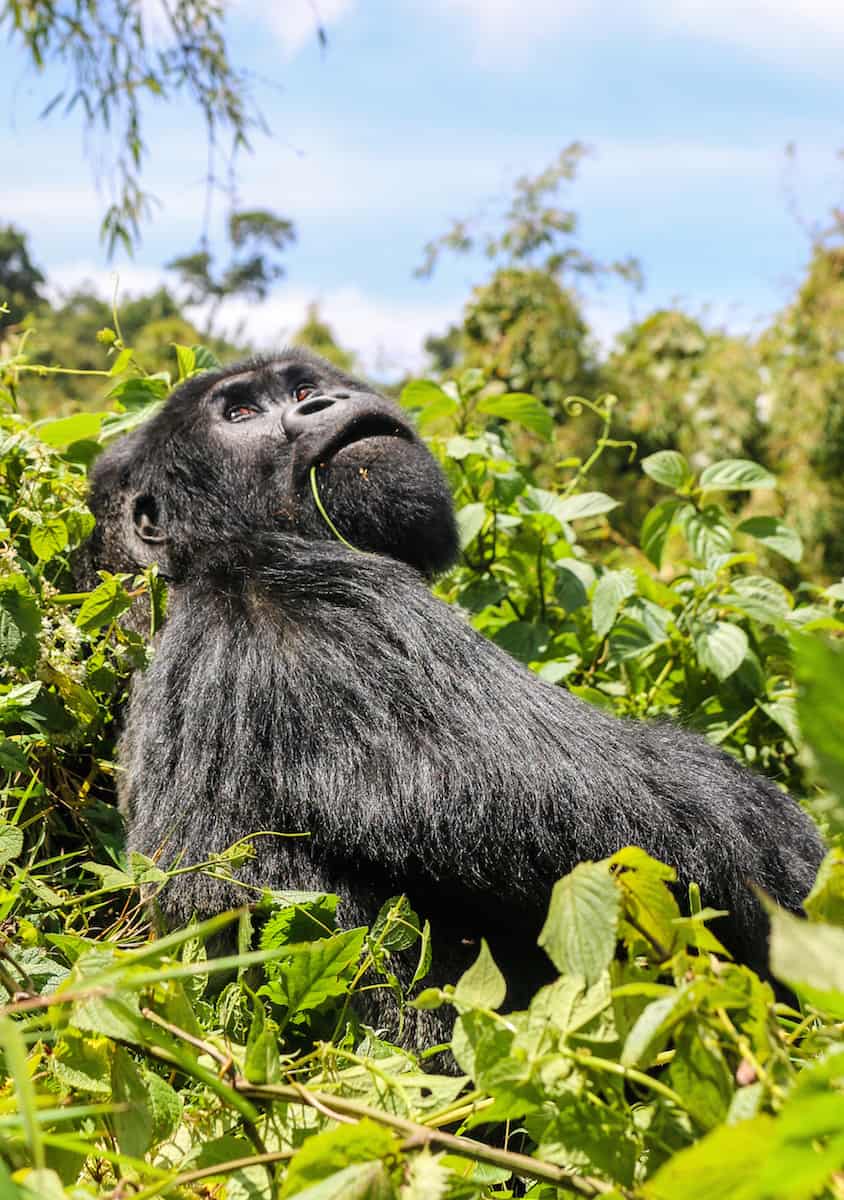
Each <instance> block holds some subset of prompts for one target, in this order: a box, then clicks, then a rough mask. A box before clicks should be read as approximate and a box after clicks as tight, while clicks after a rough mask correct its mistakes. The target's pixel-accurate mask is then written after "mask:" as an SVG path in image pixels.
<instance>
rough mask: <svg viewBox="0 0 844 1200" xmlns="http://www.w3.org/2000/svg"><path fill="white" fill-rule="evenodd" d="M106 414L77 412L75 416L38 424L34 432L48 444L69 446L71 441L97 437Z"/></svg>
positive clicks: (34, 427)
mask: <svg viewBox="0 0 844 1200" xmlns="http://www.w3.org/2000/svg"><path fill="white" fill-rule="evenodd" d="M105 416H106V414H105V413H87V412H86V413H76V415H75V416H73V417H60V418H59V419H58V420H55V421H45V422H44V423H43V424H36V425H34V426H33V432H34V433H36V434H37V435H38V438H39V440H40V441H42V442H45V443H46V445H48V446H69V445H70V444H71V442H81V441H84V440H86V439H87V438H95V437H96V436H97V434H98V433H99V432H100V426H101V425H102V423H103V420H104V418H105Z"/></svg>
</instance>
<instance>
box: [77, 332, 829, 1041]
mask: <svg viewBox="0 0 844 1200" xmlns="http://www.w3.org/2000/svg"><path fill="white" fill-rule="evenodd" d="M311 467H316V468H317V470H318V474H319V477H320V480H321V486H320V492H321V494H322V495H323V496H324V497H325V505H326V508H327V510H328V512H329V513H330V514H331V517H332V520H333V521H334V522H335V524H336V526H337V527H338V529H339V530H340V532H341V533H342V534H343V535H344V536H345V537H347V538H348V539H349V540H350V541H352V542H353V543H354V544H355V545H357V546H360V547H362V548H363V549H366V550H368V551H369V553H365V554H361V553H357V552H355V551H354V550H351V549H347V548H346V547H344V546H342V545H340V544H339V543H338V542H337V541H336V540H334V539H333V535H332V534H331V533H330V532H329V531H328V530H327V527H326V525H325V522H324V521H323V519H322V517H321V516H320V515H319V513H317V512H316V510H315V506H314V501H313V497H312V496H311V494H310V491H309V486H308V474H309V471H310V469H311ZM92 503H93V507H94V509H95V512H96V515H97V517H98V519H99V521H100V527H99V533H98V538H99V542H98V543H97V544H95V549H96V551H97V553H99V555H100V557H101V558H102V559H108V560H109V561H110V564H111V565H114V566H118V565H122V566H123V567H124V568H125V567H127V566H131V565H143V564H144V563H146V562H149V561H152V560H157V561H159V562H160V563H161V565H162V569H163V570H164V571H165V573H166V574H167V575H168V576H169V577H170V579H171V581H172V585H171V601H170V612H169V615H168V619H167V623H166V625H165V627H164V629H163V631H162V633H161V635H160V637H159V642H158V645H157V648H156V652H155V655H154V658H153V662H152V665H151V666H150V667H149V669H148V670H147V671H146V673H145V674H144V675H143V676H141V677H138V678H136V679H135V681H134V684H133V689H132V697H131V701H130V706H129V710H128V714H127V719H126V727H125V733H124V737H123V740H122V746H121V762H122V766H123V773H122V779H123V782H122V785H121V790H122V803H123V805H124V809H125V812H126V814H127V817H128V823H129V840H130V846H131V847H132V848H135V849H138V850H141V851H143V852H144V853H146V854H157V853H158V852H162V861H164V862H170V861H173V860H175V859H177V858H179V859H181V860H182V862H187V863H190V862H197V861H202V860H204V859H206V858H207V857H208V855H209V854H210V853H214V852H220V851H222V850H224V849H225V848H226V847H227V846H229V845H231V844H232V843H233V842H234V841H236V840H237V839H239V838H241V837H244V836H246V835H248V834H251V833H254V832H256V831H259V830H270V831H275V832H279V833H300V834H306V835H307V836H305V837H297V838H283V837H269V838H259V839H257V840H256V843H255V848H256V857H255V858H254V859H252V860H250V861H249V862H248V863H247V865H246V867H245V868H244V869H243V871H242V872H241V877H242V878H243V881H244V882H245V883H247V884H250V883H251V884H255V885H257V886H259V887H266V886H270V887H277V888H284V889H306V890H318V891H335V892H338V893H339V894H340V896H341V897H342V908H341V916H342V918H343V921H344V923H346V924H363V923H368V922H371V920H372V919H373V917H374V916H375V914H376V912H377V911H378V908H379V907H380V905H381V904H382V903H383V902H384V900H386V899H387V898H388V897H389V896H392V895H395V894H396V893H397V892H406V893H407V894H408V896H409V898H410V900H411V903H412V904H413V906H414V908H416V910H417V911H418V912H419V913H420V915H422V916H424V917H428V918H429V919H430V920H431V924H432V932H433V941H434V972H435V982H447V981H453V980H454V978H455V977H456V976H457V974H458V973H459V972H460V971H461V970H462V969H463V968H464V967H465V966H467V965H468V963H469V961H471V960H472V959H473V958H474V957H475V955H476V953H477V944H478V940H479V938H480V937H482V936H483V937H486V938H487V940H488V941H489V943H490V945H491V948H492V951H493V954H494V955H495V957H496V959H497V961H498V962H499V964H500V965H501V967H502V969H503V971H504V974H505V976H506V978H507V980H508V985H509V987H510V995H509V1001H510V1003H511V1004H514V1005H518V1004H522V1003H524V1002H525V1001H526V999H527V998H528V996H529V995H530V994H531V993H532V991H533V990H535V988H536V987H537V986H539V985H540V984H541V983H543V982H545V981H546V979H547V977H548V965H547V964H546V963H545V962H544V961H543V958H542V956H541V955H540V952H539V951H538V950H536V948H535V941H536V937H537V935H538V933H539V929H540V927H541V923H542V920H543V918H544V914H545V910H546V908H547V902H548V898H549V895H550V889H551V886H552V884H553V882H554V881H555V880H556V879H557V878H558V877H559V876H560V875H562V874H564V873H565V872H567V871H568V870H570V869H571V868H572V867H573V866H574V865H575V864H576V863H577V862H578V861H580V860H583V859H589V858H602V857H605V856H606V855H608V854H610V853H612V852H613V851H615V850H617V849H618V848H620V847H621V846H623V845H626V844H628V843H632V844H636V845H639V846H642V847H644V849H646V850H647V851H649V852H650V853H651V854H653V855H654V856H656V857H658V858H661V859H663V860H664V861H666V862H669V863H671V864H672V865H673V866H675V867H676V868H677V870H678V875H679V880H680V884H681V886H684V885H687V884H688V883H689V882H691V881H696V882H698V883H699V884H700V886H701V891H702V895H703V899H704V902H705V903H706V904H708V905H711V906H712V907H715V908H719V909H726V910H728V911H729V914H730V915H729V916H728V917H726V918H723V919H722V920H721V922H720V923H718V924H716V927H715V931H716V932H717V933H718V935H719V936H720V937H721V938H722V939H723V940H724V941H725V943H726V944H727V945H728V947H729V948H730V949H731V951H732V952H733V953H734V954H736V956H737V957H739V958H740V959H742V960H743V961H746V962H748V963H749V964H750V965H752V966H754V967H756V968H757V969H761V970H763V971H764V967H765V957H766V955H765V932H766V929H765V919H764V916H763V913H762V911H761V909H760V907H759V905H758V903H757V901H756V900H755V898H754V897H753V895H752V893H751V892H750V891H749V889H748V888H747V882H748V881H753V882H755V883H757V884H758V885H760V886H761V887H762V888H764V889H765V890H766V891H768V892H769V893H770V894H771V895H772V896H774V898H775V899H776V900H778V901H779V903H781V904H784V905H785V906H786V907H788V908H790V909H792V910H797V909H798V908H799V906H800V901H801V900H802V898H803V896H804V895H805V894H806V892H807V891H808V889H809V887H810V886H811V884H812V881H813V878H814V874H815V871H816V868H817V865H818V864H819V862H820V859H821V857H822V846H821V843H820V841H819V839H818V837H817V834H816V833H815V831H814V828H813V826H812V825H811V822H810V821H809V820H808V819H807V818H806V817H805V816H804V814H803V813H802V812H801V811H800V809H799V808H798V806H797V805H796V804H795V803H794V802H793V801H792V800H791V799H789V798H788V797H787V796H785V795H783V794H782V793H781V792H780V791H779V790H778V789H777V788H776V787H775V786H774V785H773V784H772V783H770V782H769V781H767V780H765V779H762V778H759V777H757V776H755V775H754V774H752V773H750V772H749V771H747V770H745V769H744V768H742V767H741V766H739V764H737V763H736V762H735V761H734V760H733V759H731V758H730V757H729V756H727V755H725V754H723V753H722V752H720V751H719V750H717V749H715V748H714V747H712V746H710V745H709V744H708V743H706V742H705V741H704V740H703V739H701V738H699V737H697V736H695V735H692V734H689V733H687V732H685V731H683V730H681V729H679V728H677V727H675V726H672V725H669V724H644V723H636V722H627V721H622V720H620V719H618V718H614V717H611V716H608V715H607V714H605V713H602V712H600V711H599V710H597V709H595V708H593V707H591V706H589V705H587V704H585V703H584V702H582V701H580V700H578V699H576V698H575V697H573V696H571V695H570V694H569V693H567V692H566V691H564V690H562V689H560V688H557V687H554V686H552V685H549V684H546V683H543V682H542V681H540V680H538V679H537V678H536V677H535V676H534V675H532V674H531V673H530V672H529V671H528V670H526V669H525V668H523V667H522V666H521V665H520V664H518V663H517V662H515V661H514V660H513V659H511V658H510V657H509V656H508V655H506V654H505V653H504V652H502V651H501V650H499V649H498V648H497V647H496V646H494V645H493V644H492V643H490V642H489V641H487V640H486V639H484V638H482V637H481V636H480V635H478V634H477V633H476V632H475V631H474V630H473V629H472V628H471V627H470V626H469V625H468V624H467V623H466V622H465V621H464V620H463V619H462V618H461V616H460V614H459V613H458V612H457V611H455V610H454V609H452V608H450V607H448V606H447V605H445V604H442V603H441V602H439V601H438V600H436V599H435V598H434V597H433V596H431V594H430V593H429V591H428V589H427V587H426V585H425V582H424V580H423V578H422V577H421V574H422V573H431V572H433V571H435V570H437V569H439V568H441V567H443V566H445V565H446V564H447V563H448V562H449V561H450V559H451V557H452V556H453V554H454V552H455V536H454V519H453V513H452V509H451V502H450V498H449V495H448V490H447V487H446V485H445V482H444V480H443V478H442V476H441V474H440V472H439V469H438V467H437V466H436V464H435V462H434V460H433V459H432V458H431V457H430V455H429V454H428V452H427V450H426V449H425V447H424V446H423V445H422V443H421V442H420V441H419V439H418V438H417V437H416V436H415V434H414V433H413V431H412V430H411V429H410V428H409V427H408V426H407V424H406V422H405V419H404V417H403V415H402V414H401V412H400V411H399V410H398V409H397V408H396V407H395V406H394V405H392V404H390V403H389V402H388V401H386V400H384V399H383V398H381V397H378V396H374V395H373V394H372V393H370V392H369V391H367V390H366V389H365V387H364V386H363V385H362V384H359V383H357V382H356V381H354V380H351V379H349V378H348V377H346V376H343V375H341V374H339V373H338V372H336V371H335V370H334V369H333V368H331V367H329V366H327V365H326V364H324V363H322V362H320V361H319V360H317V359H314V358H312V357H310V356H307V355H305V354H303V353H301V352H295V353H293V354H288V355H284V356H282V357H280V358H279V359H276V360H273V361H270V362H263V363H257V364H247V365H246V366H244V367H238V368H233V369H231V370H229V371H227V372H224V373H222V374H220V375H213V376H203V377H199V378H197V379H195V380H193V381H191V382H190V383H189V384H187V385H185V386H184V387H183V388H182V389H180V390H179V391H178V392H177V393H175V394H174V396H173V397H172V398H171V400H170V401H169V402H168V404H167V405H166V406H165V408H164V409H163V410H162V411H161V412H160V413H159V414H157V415H156V416H155V417H154V418H153V419H152V420H151V421H150V422H148V423H147V424H146V425H145V426H143V427H142V428H141V429H140V430H138V431H137V432H136V433H134V434H133V435H131V436H130V437H129V438H127V439H125V440H124V441H122V442H119V443H118V444H117V445H116V446H115V447H114V448H113V449H112V450H110V451H109V452H108V453H107V454H105V455H104V456H103V458H102V460H101V461H100V464H99V465H98V467H97V469H96V472H95V477H94V481H93V489H92ZM326 538H327V539H328V540H326ZM243 899H244V893H243V891H242V890H241V889H238V888H236V887H234V886H233V885H232V884H230V883H225V882H223V881H220V880H217V879H213V878H211V877H210V876H208V875H203V874H190V875H182V876H179V877H177V878H176V879H175V880H174V881H172V882H171V883H170V884H168V886H167V887H166V888H165V890H164V892H163V893H162V896H161V902H162V905H163V911H164V914H165V917H166V919H167V920H168V922H170V923H181V922H184V921H187V920H188V919H189V918H190V917H191V916H192V915H193V914H197V915H199V916H207V915H210V914H211V913H214V912H217V911H219V910H220V909H222V908H224V907H229V906H232V905H235V904H238V903H242V902H243ZM411 969H412V968H411ZM369 996H370V1000H369V1002H368V1003H369V1005H370V1007H369V1009H368V1011H367V1013H366V1016H367V1018H368V1019H369V1020H370V1021H372V1022H374V1023H375V1024H377V1025H379V1026H382V1027H387V1028H388V1029H391V1028H394V1026H395V1013H394V1012H393V1011H392V1001H391V1000H390V999H389V998H388V997H387V998H385V999H383V1000H382V999H379V993H378V992H377V991H375V992H371V993H369ZM448 1020H449V1018H448V1016H447V1015H445V1016H443V1015H442V1014H441V1013H439V1012H429V1013H420V1014H418V1018H417V1025H416V1026H415V1027H414V1028H412V1029H410V1030H408V1033H407V1036H408V1039H409V1040H410V1041H415V1042H416V1043H417V1044H421V1043H422V1042H424V1041H429V1040H436V1041H438V1040H443V1039H444V1038H446V1037H447V1036H448Z"/></svg>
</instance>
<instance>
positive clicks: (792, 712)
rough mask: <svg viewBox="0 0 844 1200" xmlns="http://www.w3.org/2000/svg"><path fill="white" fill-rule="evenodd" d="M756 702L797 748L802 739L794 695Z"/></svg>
mask: <svg viewBox="0 0 844 1200" xmlns="http://www.w3.org/2000/svg"><path fill="white" fill-rule="evenodd" d="M756 703H757V704H758V705H759V707H760V708H761V710H762V712H763V713H765V715H766V716H768V717H769V718H770V719H771V720H772V721H773V722H774V724H775V725H779V727H780V729H781V730H782V731H783V733H784V734H785V735H786V737H787V738H789V740H790V741H791V743H792V745H793V746H794V747H795V748H796V749H798V750H799V749H800V746H801V744H802V741H803V739H802V737H801V735H800V722H799V720H798V718H797V701H796V700H795V699H794V697H793V696H777V697H776V698H775V699H774V700H757V701H756Z"/></svg>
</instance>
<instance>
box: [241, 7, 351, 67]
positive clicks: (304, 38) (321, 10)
mask: <svg viewBox="0 0 844 1200" xmlns="http://www.w3.org/2000/svg"><path fill="white" fill-rule="evenodd" d="M356 4H357V0H284V2H283V3H278V2H276V3H269V4H268V3H267V0H232V7H236V8H239V9H240V11H241V12H242V13H243V14H244V16H246V17H248V18H249V19H251V20H254V21H256V22H258V23H260V24H262V25H266V26H268V27H269V29H270V30H271V31H272V32H273V33H274V34H275V36H276V38H277V39H278V42H279V44H280V45H281V48H282V50H283V51H284V54H285V57H287V58H293V57H294V56H295V55H296V54H298V53H299V51H300V50H302V49H303V48H304V47H305V46H307V45H308V44H312V43H315V42H316V40H317V34H318V30H319V29H329V28H330V27H331V26H332V25H336V24H337V23H338V21H341V20H342V19H343V17H345V16H346V15H347V14H348V13H349V12H351V11H352V9H354V8H355V7H356Z"/></svg>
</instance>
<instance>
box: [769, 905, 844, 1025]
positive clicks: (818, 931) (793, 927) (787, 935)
mask: <svg viewBox="0 0 844 1200" xmlns="http://www.w3.org/2000/svg"><path fill="white" fill-rule="evenodd" d="M768 915H769V918H770V922H771V935H770V955H771V972H772V974H774V975H775V976H776V978H777V979H779V980H781V981H782V982H783V983H787V984H788V986H789V987H790V988H792V989H793V990H794V991H795V992H797V994H798V995H800V996H803V997H804V999H806V1000H808V1001H809V1003H810V1004H814V1005H815V1007H816V1008H820V1009H821V1010H822V1011H823V1012H825V1013H829V1014H830V1015H831V1016H833V1017H835V1018H836V1019H837V1020H839V1021H841V1020H844V929H838V928H836V927H835V926H834V925H824V924H822V923H821V922H818V921H813V922H807V921H801V920H800V918H799V917H794V916H792V915H791V913H789V912H786V911H785V909H781V908H774V909H773V911H770V912H769V914H768Z"/></svg>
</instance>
